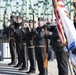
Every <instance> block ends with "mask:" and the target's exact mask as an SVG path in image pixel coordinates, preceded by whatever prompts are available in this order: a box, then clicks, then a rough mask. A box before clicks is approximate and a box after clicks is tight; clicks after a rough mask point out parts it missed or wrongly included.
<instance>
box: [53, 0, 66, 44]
mask: <svg viewBox="0 0 76 75" xmlns="http://www.w3.org/2000/svg"><path fill="white" fill-rule="evenodd" d="M53 6H54V13H55V16H56V20H57V31H58V34H59V37H60V41H61V43H62V45H65V44H66V38H65V35H64V31H63V28H62V22H61V19H60V16H59V14H58V11H57V9H56V6H57V4H56V2H55V1H54V0H53Z"/></svg>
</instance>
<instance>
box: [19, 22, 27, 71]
mask: <svg viewBox="0 0 76 75" xmlns="http://www.w3.org/2000/svg"><path fill="white" fill-rule="evenodd" d="M26 31H27V21H23V22H22V27H21V29H20V38H21V39H20V54H21V63H22V66H21V67H20V68H19V70H27V69H28V57H27V51H26Z"/></svg>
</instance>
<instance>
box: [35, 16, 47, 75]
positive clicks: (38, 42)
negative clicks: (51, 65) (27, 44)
mask: <svg viewBox="0 0 76 75" xmlns="http://www.w3.org/2000/svg"><path fill="white" fill-rule="evenodd" d="M44 35H45V30H44V19H43V18H41V17H40V18H38V27H37V28H36V31H35V54H36V59H37V64H38V70H39V74H38V75H48V70H47V67H46V68H45V67H44V60H45V58H44V57H45V48H46V43H45V38H44ZM46 65H47V64H46Z"/></svg>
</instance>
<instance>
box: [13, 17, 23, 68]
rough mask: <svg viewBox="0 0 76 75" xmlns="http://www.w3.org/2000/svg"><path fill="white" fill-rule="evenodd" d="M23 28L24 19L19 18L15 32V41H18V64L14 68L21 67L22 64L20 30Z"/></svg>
mask: <svg viewBox="0 0 76 75" xmlns="http://www.w3.org/2000/svg"><path fill="white" fill-rule="evenodd" d="M21 26H22V17H20V16H17V23H16V25H15V30H14V34H15V39H16V52H17V55H18V63H17V65H16V66H14V67H21V65H22V63H21V53H20V37H19V36H20V33H19V32H20V29H21Z"/></svg>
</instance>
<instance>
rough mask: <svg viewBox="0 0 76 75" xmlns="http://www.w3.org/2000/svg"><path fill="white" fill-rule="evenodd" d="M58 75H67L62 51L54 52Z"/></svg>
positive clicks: (65, 59) (65, 57)
mask: <svg viewBox="0 0 76 75" xmlns="http://www.w3.org/2000/svg"><path fill="white" fill-rule="evenodd" d="M55 53H56V59H57V64H58V73H59V75H68V59H67V55H66V53H65V52H64V51H56V52H55Z"/></svg>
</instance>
